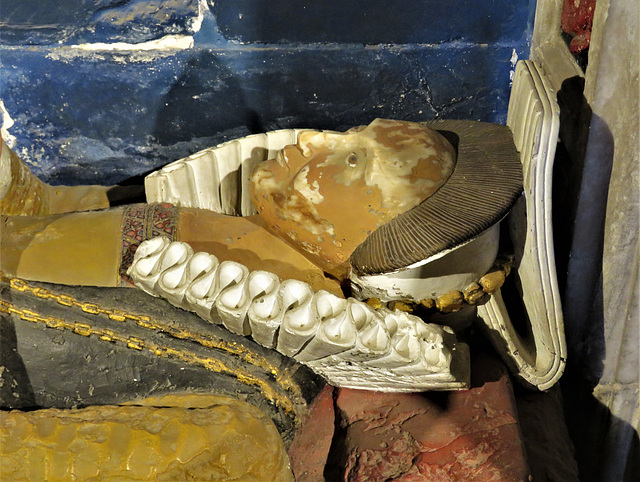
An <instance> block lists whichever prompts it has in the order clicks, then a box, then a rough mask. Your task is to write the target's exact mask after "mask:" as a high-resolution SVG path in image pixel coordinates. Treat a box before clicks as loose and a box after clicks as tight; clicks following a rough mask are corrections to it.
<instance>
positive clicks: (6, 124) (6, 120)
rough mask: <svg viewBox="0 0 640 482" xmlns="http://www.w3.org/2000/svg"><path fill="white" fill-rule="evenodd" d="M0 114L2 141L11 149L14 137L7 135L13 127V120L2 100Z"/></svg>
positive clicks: (13, 144)
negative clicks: (0, 119)
mask: <svg viewBox="0 0 640 482" xmlns="http://www.w3.org/2000/svg"><path fill="white" fill-rule="evenodd" d="M0 114H1V115H2V127H1V128H0V131H1V132H2V139H3V140H4V141H5V142H6V143H7V145H8V146H9V147H10V148H12V149H13V148H14V147H15V145H16V141H17V139H16V137H15V136H12V135H11V134H10V133H9V129H11V127H12V126H13V119H12V118H11V116H10V115H9V111H7V108H6V107H5V106H4V102H3V101H2V100H0Z"/></svg>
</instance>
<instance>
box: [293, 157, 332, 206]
mask: <svg viewBox="0 0 640 482" xmlns="http://www.w3.org/2000/svg"><path fill="white" fill-rule="evenodd" d="M308 173H309V166H304V167H303V168H302V169H300V172H299V173H298V175H297V176H296V178H295V180H294V182H293V188H294V189H295V190H296V191H298V192H299V193H300V194H302V195H303V196H304V197H305V198H307V199H308V200H309V201H311V202H312V203H313V204H320V203H321V202H322V201H324V196H323V195H322V194H320V185H319V184H318V181H313V183H311V184H309V181H308V180H307V174H308Z"/></svg>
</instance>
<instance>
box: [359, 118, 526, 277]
mask: <svg viewBox="0 0 640 482" xmlns="http://www.w3.org/2000/svg"><path fill="white" fill-rule="evenodd" d="M423 124H424V125H426V126H428V127H431V128H433V129H436V130H438V131H441V132H445V133H446V132H452V133H455V134H456V135H457V136H458V138H459V143H458V156H457V161H456V167H455V169H454V171H453V173H452V174H451V177H450V178H449V180H448V181H447V182H446V183H445V184H444V185H443V186H442V187H441V188H440V189H439V190H438V191H437V192H436V193H434V194H433V195H432V196H431V197H429V198H427V199H426V200H425V201H423V202H422V203H421V204H419V205H418V206H416V207H415V208H413V209H411V210H409V211H408V212H406V213H404V214H401V215H399V216H397V217H396V218H395V219H393V220H391V221H390V222H389V223H387V224H385V225H383V226H381V227H380V228H378V229H377V230H376V231H374V232H373V233H372V234H371V235H370V236H369V237H368V238H367V239H366V240H365V241H364V242H363V243H362V244H361V245H360V246H358V247H357V248H356V250H355V251H354V252H353V254H352V255H351V258H350V260H351V265H352V267H353V269H354V271H355V272H356V273H358V274H360V275H365V274H379V273H385V272H391V271H395V270H398V269H401V268H405V267H407V266H410V265H412V264H415V263H417V262H420V261H422V260H425V259H427V258H429V257H431V256H433V255H435V254H437V253H439V252H441V251H444V250H446V249H450V248H453V247H455V246H458V245H460V244H462V243H463V242H465V241H467V240H469V239H471V238H473V237H475V236H477V235H478V234H480V233H481V232H483V231H484V230H486V229H487V228H489V227H490V226H492V225H493V224H495V223H496V222H498V221H499V220H500V219H501V218H502V217H504V216H505V215H506V214H507V212H508V211H509V209H510V208H511V207H512V206H513V204H514V203H515V201H516V200H517V199H518V197H519V196H520V194H521V193H522V167H521V165H520V162H519V155H518V152H517V151H516V148H515V146H514V144H513V139H512V135H511V131H510V130H509V128H508V127H505V126H501V125H497V124H488V123H483V122H473V121H452V120H441V121H431V122H424V123H423ZM447 137H451V136H447Z"/></svg>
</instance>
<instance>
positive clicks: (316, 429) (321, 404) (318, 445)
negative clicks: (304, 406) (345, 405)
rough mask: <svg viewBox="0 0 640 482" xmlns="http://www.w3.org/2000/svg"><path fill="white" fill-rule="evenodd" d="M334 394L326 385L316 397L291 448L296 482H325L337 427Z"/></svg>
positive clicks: (292, 467) (290, 452)
mask: <svg viewBox="0 0 640 482" xmlns="http://www.w3.org/2000/svg"><path fill="white" fill-rule="evenodd" d="M333 390H334V388H333V387H332V386H330V385H327V386H325V387H324V389H323V390H322V391H321V392H320V394H319V395H318V396H317V397H316V399H315V400H314V401H313V403H312V404H311V406H310V407H309V417H308V418H307V420H306V421H305V423H304V424H303V425H302V427H300V429H299V430H298V431H297V432H296V435H295V438H294V440H293V442H292V443H291V447H289V461H290V463H291V470H292V472H293V475H294V476H295V479H296V481H297V482H316V481H322V480H324V469H325V466H326V464H327V457H328V455H329V449H330V448H331V441H332V440H333V434H334V425H335V411H334V409H333Z"/></svg>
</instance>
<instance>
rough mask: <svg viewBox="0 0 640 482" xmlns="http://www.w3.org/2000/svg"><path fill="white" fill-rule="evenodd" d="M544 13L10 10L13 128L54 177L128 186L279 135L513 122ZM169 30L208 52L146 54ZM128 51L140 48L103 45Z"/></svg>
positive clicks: (112, 6) (96, 5)
mask: <svg viewBox="0 0 640 482" xmlns="http://www.w3.org/2000/svg"><path fill="white" fill-rule="evenodd" d="M534 7H535V2H534V0H522V1H515V2H514V1H509V0H487V1H484V2H478V1H476V0H448V1H445V0H439V1H438V0H422V1H416V0H413V1H412V0H405V1H404V2H402V3H398V2H387V1H382V0H368V1H366V2H364V1H359V2H355V1H352V2H349V1H339V2H338V1H333V0H325V1H322V2H320V1H311V0H299V1H296V2H282V1H274V0H223V1H216V2H215V3H214V2H212V1H211V2H210V4H207V3H206V0H202V1H198V0H165V1H159V0H155V1H154V0H129V1H122V0H58V1H57V2H55V3H53V2H42V1H35V0H3V1H2V6H1V7H0V26H1V27H2V33H1V35H2V47H0V82H1V84H0V99H1V100H2V101H3V103H4V111H5V112H4V121H3V128H4V129H5V130H6V131H7V133H8V135H9V136H13V137H11V138H10V141H11V143H12V144H13V146H14V148H15V150H16V151H17V152H18V153H19V154H20V155H22V156H23V158H24V159H25V160H26V161H27V162H28V163H29V164H30V165H31V166H32V168H33V170H34V171H35V172H36V173H37V174H38V175H40V176H41V177H42V178H43V179H44V180H47V181H49V182H52V183H57V184H79V183H103V184H112V183H116V182H120V181H122V180H124V179H126V178H128V177H130V176H133V175H137V174H141V173H144V172H146V171H149V170H151V169H154V168H156V167H158V166H161V165H163V164H166V163H167V162H170V161H172V160H175V159H178V158H180V157H183V156H186V155H188V154H190V153H192V152H195V151H197V150H199V149H202V148H205V147H208V146H211V145H213V144H216V143H218V142H221V141H224V140H226V139H228V138H232V137H237V136H241V135H245V134H248V133H252V132H259V131H263V130H269V129H276V128H285V127H319V128H331V129H345V128H348V127H350V126H352V125H356V124H363V123H367V122H369V121H370V120H372V119H373V118H375V117H388V118H402V119H409V120H425V119H433V118H437V117H443V118H466V119H477V120H485V121H492V122H501V123H504V121H505V119H506V110H507V104H508V97H509V86H510V72H511V70H512V68H513V65H512V62H513V58H514V52H515V55H517V56H518V57H519V58H524V57H526V55H527V53H528V50H529V40H530V37H531V30H532V24H533V13H534ZM168 35H179V36H192V37H193V46H192V47H190V48H180V49H151V50H143V48H141V46H144V45H145V44H144V42H149V41H153V40H155V39H162V38H165V37H166V36H168ZM113 42H125V43H127V44H138V45H137V46H136V45H134V46H133V47H129V50H101V49H98V50H95V49H96V48H97V47H98V46H96V43H113ZM86 45H89V46H92V47H93V50H87V49H85V48H79V47H81V46H86ZM12 122H13V124H11V123H12ZM5 137H6V136H5Z"/></svg>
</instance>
